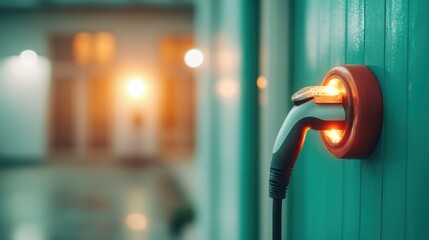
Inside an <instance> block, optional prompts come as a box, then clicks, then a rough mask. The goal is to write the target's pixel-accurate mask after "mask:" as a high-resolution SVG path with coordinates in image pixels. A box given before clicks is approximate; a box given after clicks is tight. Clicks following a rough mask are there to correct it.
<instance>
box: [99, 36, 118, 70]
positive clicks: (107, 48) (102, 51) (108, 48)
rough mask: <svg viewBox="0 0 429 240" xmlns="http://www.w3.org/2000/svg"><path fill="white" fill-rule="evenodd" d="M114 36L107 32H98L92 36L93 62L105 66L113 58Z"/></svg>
mask: <svg viewBox="0 0 429 240" xmlns="http://www.w3.org/2000/svg"><path fill="white" fill-rule="evenodd" d="M115 46H116V39H115V36H114V35H113V34H111V33H109V32H98V33H96V34H95V35H94V51H95V54H94V61H95V62H96V63H98V64H107V63H109V62H111V61H113V59H114V57H115Z"/></svg>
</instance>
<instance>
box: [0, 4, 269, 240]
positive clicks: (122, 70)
mask: <svg viewBox="0 0 429 240" xmlns="http://www.w3.org/2000/svg"><path fill="white" fill-rule="evenodd" d="M241 4H243V3H241V2H240V1H223V2H222V1H205V0H201V1H198V0H109V1H99V0H85V1H77V0H20V1H0V239H16V240H44V239H166V240H168V239H208V238H213V239H236V238H237V237H238V232H239V228H238V227H239V223H238V222H239V218H240V217H239V215H240V211H241V210H240V209H239V201H241V200H240V198H239V196H240V187H239V185H240V184H239V181H240V180H239V179H240V178H243V177H245V178H247V177H249V176H250V174H252V172H254V173H256V170H257V169H256V159H257V154H258V150H257V146H256V144H257V141H258V139H256V138H254V137H257V133H258V128H257V124H258V116H257V113H258V109H257V108H258V96H257V91H258V90H257V89H258V88H257V85H256V80H257V79H258V77H259V75H258V71H259V67H258V64H259V63H258V61H259V60H258V56H259V50H258V44H259V36H258V34H259V3H258V2H257V1H253V2H252V1H249V7H250V8H249V9H250V12H249V14H251V15H249V16H244V15H243V10H246V11H247V10H248V9H247V3H244V5H243V6H242V5H241ZM243 7H244V8H243ZM243 17H246V18H252V19H253V20H252V21H251V22H249V24H248V25H247V27H246V28H247V29H248V30H249V32H248V33H244V32H243V30H245V29H244V28H243V27H242V26H241V23H242V21H243V19H242V18H243ZM246 31H247V30H246ZM245 36H248V37H249V38H248V40H249V41H248V44H247V43H246V44H245V45H246V46H244V45H243V44H242V42H241V41H244V38H245ZM246 42H247V40H246ZM244 48H245V49H244ZM243 52H246V54H247V55H248V56H245V54H243ZM246 57H247V58H248V59H249V64H250V65H249V66H250V67H251V69H248V71H246V72H243V71H242V69H243V67H242V61H243V58H246ZM242 76H243V77H245V78H247V79H249V80H248V81H246V82H248V83H246V84H240V81H241V79H242ZM266 84H267V83H266V79H265V78H264V77H260V78H259V80H258V86H260V88H261V89H262V88H265V86H266ZM246 88H248V89H249V90H246ZM240 92H248V94H247V93H246V94H240ZM242 96H244V97H245V100H244V101H243V100H242V99H241V97H242ZM261 101H264V99H262V98H261ZM242 102H245V104H244V105H246V106H244V105H243V106H244V107H243V106H241V105H242ZM242 109H245V111H246V113H245V114H244V115H243V112H242ZM242 117H245V118H249V125H248V126H246V128H254V129H253V130H251V131H250V132H245V133H241V132H242V131H243V129H244V128H240V126H239V121H240V119H241V118H242ZM220 136H224V137H222V138H221V137H220ZM242 138H243V139H246V138H249V139H248V140H245V141H244V142H247V143H246V146H245V147H243V146H242V145H241V142H240V139H242ZM242 149H248V154H247V155H248V156H247V158H248V159H247V160H246V161H249V162H253V164H250V165H249V166H251V168H249V171H247V172H245V175H242V174H240V171H239V162H240V155H241V153H240V151H241V150H242ZM246 151H247V150H246ZM255 176H256V177H255V178H252V179H253V180H251V182H253V184H254V186H255V187H256V188H254V187H253V186H252V188H251V189H248V190H246V191H248V192H249V193H247V194H245V195H249V194H250V195H249V196H252V194H253V196H252V198H255V197H257V195H256V192H257V186H258V182H259V180H258V178H257V176H258V175H257V174H256V175H255ZM250 201H251V202H252V201H253V203H251V204H250V205H249V206H254V205H255V203H256V202H257V199H256V198H255V199H253V200H250ZM250 221H253V222H255V221H256V219H254V218H253V219H251V218H250ZM250 233H251V231H250ZM255 233H256V231H255V232H254V233H251V234H255Z"/></svg>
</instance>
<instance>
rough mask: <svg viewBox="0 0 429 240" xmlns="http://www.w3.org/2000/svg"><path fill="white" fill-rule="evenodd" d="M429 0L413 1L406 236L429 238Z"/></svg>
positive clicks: (409, 80)
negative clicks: (428, 11) (428, 139)
mask: <svg viewBox="0 0 429 240" xmlns="http://www.w3.org/2000/svg"><path fill="white" fill-rule="evenodd" d="M428 9H429V2H428V1H418V0H410V1H409V50H408V59H409V62H408V87H407V90H408V114H407V117H408V118H407V120H408V123H407V125H408V135H407V137H408V151H407V157H408V161H407V199H406V239H429V228H428V222H429V220H428V219H429V207H428V199H429V187H428V170H429V152H428V141H427V138H428V136H429V127H428V123H429V111H428V106H427V105H428V102H429V101H428V89H429V81H428V79H429V71H428V56H429V44H428V43H429V30H428V22H429V15H428V14H427V10H428Z"/></svg>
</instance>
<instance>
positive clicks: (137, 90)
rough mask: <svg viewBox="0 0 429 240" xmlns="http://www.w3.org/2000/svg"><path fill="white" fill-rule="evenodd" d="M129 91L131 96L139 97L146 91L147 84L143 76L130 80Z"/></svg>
mask: <svg viewBox="0 0 429 240" xmlns="http://www.w3.org/2000/svg"><path fill="white" fill-rule="evenodd" d="M127 91H128V94H129V95H130V96H132V97H135V98H138V97H141V96H143V95H144V94H145V93H146V91H147V86H146V83H145V82H144V81H143V80H142V79H141V78H138V77H135V78H133V79H131V80H129V81H128V84H127Z"/></svg>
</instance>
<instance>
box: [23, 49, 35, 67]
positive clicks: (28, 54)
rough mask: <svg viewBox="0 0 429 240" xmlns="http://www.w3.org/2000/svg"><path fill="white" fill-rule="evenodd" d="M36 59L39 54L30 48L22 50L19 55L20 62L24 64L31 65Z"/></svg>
mask: <svg viewBox="0 0 429 240" xmlns="http://www.w3.org/2000/svg"><path fill="white" fill-rule="evenodd" d="M38 59H39V56H37V53H36V52H35V51H32V50H24V51H22V52H21V54H20V55H19V60H20V62H21V63H22V64H24V65H26V66H32V65H34V64H36V63H37V60H38Z"/></svg>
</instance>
